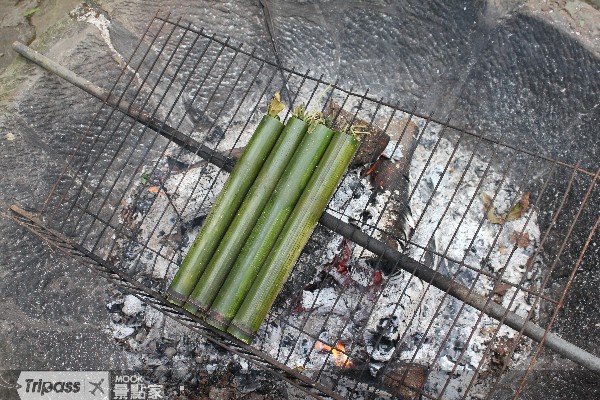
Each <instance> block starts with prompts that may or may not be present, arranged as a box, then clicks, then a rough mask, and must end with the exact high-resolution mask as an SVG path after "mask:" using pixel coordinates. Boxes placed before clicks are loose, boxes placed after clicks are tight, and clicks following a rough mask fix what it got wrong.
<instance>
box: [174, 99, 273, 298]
mask: <svg viewBox="0 0 600 400" xmlns="http://www.w3.org/2000/svg"><path fill="white" fill-rule="evenodd" d="M282 106H283V105H282V103H281V101H280V99H279V93H276V94H275V96H274V97H273V100H272V101H271V103H270V104H269V106H268V107H267V110H268V112H267V114H266V115H265V116H264V117H263V118H262V120H261V121H260V123H259V124H258V126H257V128H256V129H255V131H254V134H253V135H252V137H251V138H250V141H249V142H248V144H247V145H246V148H245V150H244V153H243V154H242V156H241V157H240V159H239V160H238V162H237V163H236V165H235V167H234V168H233V170H232V171H231V174H230V175H229V177H228V178H227V181H226V182H225V184H224V186H223V189H221V192H220V193H219V194H218V196H217V198H216V199H215V202H214V204H213V206H212V207H211V210H210V212H209V213H208V215H207V217H206V219H205V220H204V223H203V224H202V227H201V229H200V232H199V233H198V236H197V237H196V239H195V240H194V242H193V243H192V246H191V247H190V249H189V251H188V253H187V254H186V256H185V258H184V260H183V262H182V263H181V265H180V266H179V269H178V271H177V273H176V274H175V277H174V278H173V281H172V282H171V285H170V286H169V288H168V289H167V297H168V299H169V301H171V302H172V303H174V304H176V305H179V306H181V305H183V304H184V303H185V302H186V300H187V298H188V296H189V295H190V293H191V292H192V291H193V290H194V287H195V286H196V283H197V281H198V278H199V277H200V275H201V274H202V273H203V272H204V270H205V268H206V266H207V265H208V262H209V261H210V259H211V258H212V255H213V253H214V252H215V250H216V249H217V246H218V245H219V243H220V241H221V239H222V238H223V236H224V235H225V232H226V231H227V228H228V227H229V225H230V224H231V221H232V220H233V218H234V217H235V214H236V213H237V211H238V208H239V207H240V205H241V204H242V201H243V200H244V198H245V196H246V193H248V190H249V189H250V187H251V185H252V183H253V182H254V180H255V178H256V176H257V175H258V173H259V171H260V169H261V167H262V165H263V163H264V162H265V160H266V159H267V156H268V155H269V153H270V152H271V149H272V148H273V146H274V145H275V143H276V141H277V139H278V138H279V135H280V134H281V132H282V130H283V123H282V122H281V121H280V120H279V116H278V115H277V114H278V113H279V111H281V110H282Z"/></svg>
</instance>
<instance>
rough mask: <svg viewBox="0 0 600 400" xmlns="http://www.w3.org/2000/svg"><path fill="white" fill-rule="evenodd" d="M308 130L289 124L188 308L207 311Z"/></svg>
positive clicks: (304, 125)
mask: <svg viewBox="0 0 600 400" xmlns="http://www.w3.org/2000/svg"><path fill="white" fill-rule="evenodd" d="M307 130H308V124H307V123H306V122H304V121H303V120H301V119H299V118H296V117H294V116H293V117H291V118H290V119H289V120H288V122H287V123H286V125H285V128H283V132H282V133H281V136H280V137H279V139H278V140H277V143H276V144H275V147H273V150H272V151H271V154H269V157H268V158H267V161H265V163H264V165H263V167H262V168H261V170H260V173H259V174H258V176H257V177H256V180H255V181H254V183H253V184H252V187H251V188H250V191H249V192H248V194H247V195H246V198H245V199H244V202H243V203H242V205H241V206H240V208H239V210H238V212H237V215H236V216H235V218H234V219H233V222H232V223H231V226H230V227H229V229H227V232H226V233H225V236H224V237H223V239H222V240H221V243H220V244H219V247H218V248H217V250H216V251H215V253H214V254H213V256H212V258H211V260H210V262H209V264H208V266H207V267H206V270H205V271H204V273H203V274H202V275H201V276H200V279H199V280H198V283H197V284H196V287H195V289H194V291H193V292H192V294H191V296H190V298H189V299H188V301H187V304H186V306H185V308H186V309H187V310H188V311H190V312H192V313H196V312H198V311H199V312H202V313H205V312H207V311H208V308H209V307H210V305H211V303H212V301H213V299H214V298H215V297H216V296H217V293H218V291H219V289H220V287H221V285H222V284H223V282H224V281H225V279H226V278H227V274H228V273H229V271H230V269H231V267H232V265H233V264H234V262H235V260H236V258H237V256H238V254H239V253H240V250H241V249H242V246H243V245H244V243H245V242H246V240H247V239H248V236H249V235H250V232H251V231H252V228H254V226H255V225H256V222H257V220H258V219H259V217H260V215H261V212H262V210H263V209H264V207H265V206H266V204H267V202H268V201H269V198H270V196H271V194H272V193H273V190H275V187H276V185H277V182H278V181H279V179H280V178H281V176H282V174H283V173H284V170H285V168H286V166H287V165H288V163H289V162H290V159H291V158H292V156H293V155H294V152H295V151H296V149H297V148H298V146H299V145H300V143H301V141H302V139H303V138H304V136H305V134H306V131H307Z"/></svg>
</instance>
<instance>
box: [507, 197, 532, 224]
mask: <svg viewBox="0 0 600 400" xmlns="http://www.w3.org/2000/svg"><path fill="white" fill-rule="evenodd" d="M528 207H529V193H525V194H524V195H523V197H521V199H520V200H519V201H517V203H516V204H515V205H514V206H512V208H511V209H510V211H509V212H508V214H507V215H506V220H507V221H515V220H517V219H519V218H521V217H522V216H523V215H524V214H525V212H526V211H527V208H528Z"/></svg>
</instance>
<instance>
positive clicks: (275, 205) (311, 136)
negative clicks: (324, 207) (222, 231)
mask: <svg viewBox="0 0 600 400" xmlns="http://www.w3.org/2000/svg"><path fill="white" fill-rule="evenodd" d="M332 137H333V131H332V130H331V129H329V128H328V127H326V126H325V125H323V124H316V125H314V126H311V127H310V128H309V132H308V133H307V134H306V135H305V136H304V139H303V140H302V143H300V146H299V147H298V149H297V150H296V152H295V153H294V156H293V157H292V159H291V160H290V162H289V164H288V166H287V167H286V169H285V171H284V173H283V175H282V176H281V178H280V180H279V182H278V183H277V186H276V188H275V190H274V191H273V194H272V195H271V198H270V199H269V201H268V203H267V205H266V206H265V208H264V210H263V211H262V213H261V215H260V218H259V219H258V221H257V223H256V226H255V227H254V228H253V229H252V232H251V233H250V236H249V238H248V240H247V242H246V243H245V245H244V247H243V248H242V250H241V252H240V254H239V255H238V257H237V259H236V261H235V264H234V265H233V267H232V268H231V272H230V273H229V275H228V276H227V279H226V280H225V283H224V284H223V286H222V287H221V289H220V290H219V292H218V295H217V297H216V298H215V300H214V302H213V303H212V305H211V307H210V310H209V312H208V314H207V318H206V319H207V322H208V323H210V324H211V325H213V326H215V327H217V328H219V329H222V330H225V329H227V326H228V325H229V322H230V321H231V320H232V319H233V317H234V316H235V313H236V311H237V309H238V308H239V307H240V305H241V304H242V301H243V300H244V297H245V296H246V293H247V292H248V290H249V289H250V287H251V285H252V282H253V281H254V279H255V277H256V275H257V273H258V271H259V270H260V268H261V266H262V265H263V263H264V261H265V259H266V258H267V256H268V255H269V252H270V251H271V249H272V247H273V245H274V244H275V242H276V241H277V239H278V237H279V235H280V233H281V231H282V229H283V228H284V226H285V223H286V221H287V220H288V218H289V217H290V215H291V214H292V211H293V210H294V207H295V206H296V203H297V202H298V200H299V199H300V197H301V196H302V194H303V192H304V190H305V187H306V185H307V184H308V182H309V181H310V179H311V177H312V175H313V173H314V171H315V169H316V168H317V165H318V164H319V163H320V161H321V159H322V157H323V155H324V154H325V152H326V151H327V149H328V146H329V143H330V141H331V138H332Z"/></svg>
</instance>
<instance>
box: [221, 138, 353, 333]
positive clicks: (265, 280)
mask: <svg viewBox="0 0 600 400" xmlns="http://www.w3.org/2000/svg"><path fill="white" fill-rule="evenodd" d="M358 144H359V141H358V140H357V139H356V138H355V137H354V136H350V135H346V134H344V133H339V132H336V133H335V135H334V137H333V139H332V141H331V143H330V144H329V147H328V148H327V152H326V153H325V155H324V156H323V158H322V160H321V162H320V163H319V166H318V167H317V169H316V170H315V172H314V174H313V176H312V177H311V179H310V182H309V183H308V185H307V186H306V189H305V191H304V193H303V194H302V197H300V200H298V203H297V204H296V207H295V208H294V211H293V212H292V215H291V216H290V218H289V219H288V221H287V222H286V224H285V227H284V228H283V231H282V232H281V234H280V235H279V237H278V239H277V242H276V243H275V245H274V246H273V248H272V249H271V251H270V253H269V256H268V257H267V259H266V261H265V262H264V264H263V265H262V267H261V269H260V272H259V273H258V276H257V277H256V279H255V280H254V282H253V283H252V287H251V288H250V290H249V292H248V295H247V296H246V298H245V299H244V301H243V303H242V305H241V307H240V308H239V310H238V311H237V313H236V314H235V318H234V319H233V321H232V322H231V325H230V326H229V329H228V332H229V333H231V334H232V335H233V336H235V337H237V338H238V339H240V340H242V341H243V342H246V343H250V342H251V341H252V340H253V339H254V336H255V335H256V332H257V331H258V329H259V328H260V325H261V324H262V322H263V320H264V319H265V317H266V316H267V313H268V312H269V309H270V308H271V306H272V305H273V302H274V301H275V298H276V297H277V294H278V293H279V291H280V290H281V288H282V287H283V284H284V283H285V282H286V280H287V278H288V276H289V274H290V272H291V271H292V268H293V266H294V264H295V263H296V261H297V260H298V257H300V253H301V252H302V249H303V248H304V246H305V245H306V242H308V239H309V237H310V235H311V234H312V232H313V230H314V228H315V226H316V225H317V222H318V221H319V218H320V217H321V214H322V213H323V211H324V210H325V207H326V206H327V203H328V202H329V200H330V199H331V196H332V195H333V193H334V191H335V188H336V187H337V185H338V184H339V183H340V181H341V180H342V177H343V175H344V172H345V171H346V169H347V168H348V165H349V164H350V161H351V160H352V157H353V156H354V154H355V153H356V150H357V149H358Z"/></svg>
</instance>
